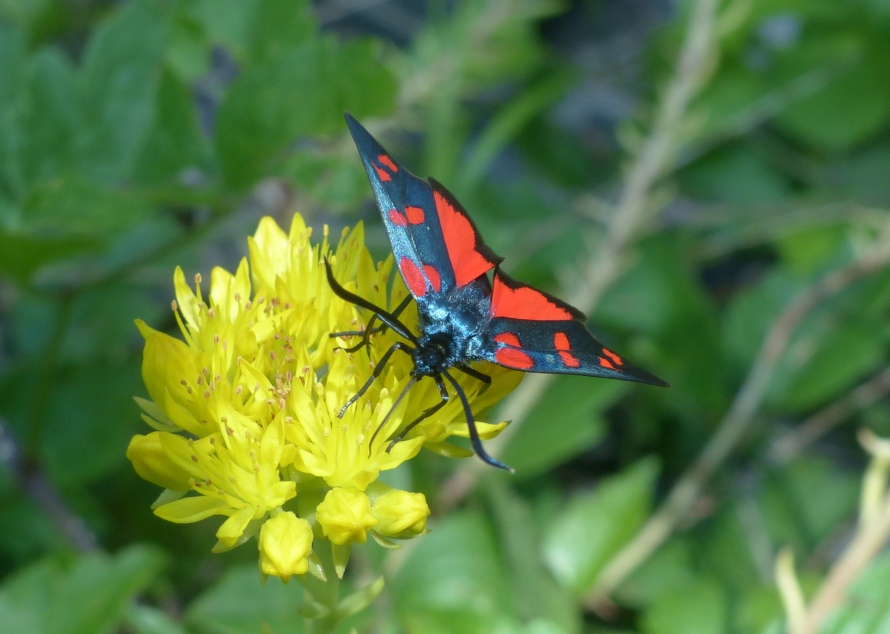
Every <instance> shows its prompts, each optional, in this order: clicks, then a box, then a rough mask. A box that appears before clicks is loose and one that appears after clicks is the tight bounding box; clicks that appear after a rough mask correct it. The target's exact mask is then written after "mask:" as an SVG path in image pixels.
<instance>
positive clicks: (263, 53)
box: [248, 0, 316, 63]
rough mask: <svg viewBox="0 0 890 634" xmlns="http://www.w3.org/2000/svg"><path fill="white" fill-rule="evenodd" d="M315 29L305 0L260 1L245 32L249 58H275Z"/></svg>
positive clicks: (260, 60) (310, 9)
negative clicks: (248, 29)
mask: <svg viewBox="0 0 890 634" xmlns="http://www.w3.org/2000/svg"><path fill="white" fill-rule="evenodd" d="M315 30H316V24H315V19H314V16H313V14H312V7H311V5H310V3H309V2H308V1H307V0H260V2H259V4H258V5H257V7H256V10H255V11H254V14H253V19H252V20H251V22H250V33H249V34H248V47H249V51H248V53H249V55H250V61H251V62H253V63H256V62H263V61H266V60H271V59H275V58H276V57H278V56H279V55H282V54H284V53H286V52H287V51H289V50H291V49H292V48H293V47H294V46H295V45H297V44H299V43H301V42H303V41H305V40H307V39H308V38H309V37H310V36H311V35H313V34H314V33H315Z"/></svg>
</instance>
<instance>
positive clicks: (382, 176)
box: [374, 165, 392, 183]
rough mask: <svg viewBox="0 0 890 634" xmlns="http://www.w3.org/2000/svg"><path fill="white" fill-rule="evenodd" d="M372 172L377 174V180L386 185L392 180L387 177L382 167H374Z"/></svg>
mask: <svg viewBox="0 0 890 634" xmlns="http://www.w3.org/2000/svg"><path fill="white" fill-rule="evenodd" d="M374 171H375V172H377V178H379V179H380V180H382V181H383V182H384V183H388V182H389V181H391V180H392V176H390V175H389V172H387V171H386V170H385V169H383V168H382V167H378V166H377V165H375V166H374Z"/></svg>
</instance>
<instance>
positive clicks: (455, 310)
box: [325, 114, 668, 470]
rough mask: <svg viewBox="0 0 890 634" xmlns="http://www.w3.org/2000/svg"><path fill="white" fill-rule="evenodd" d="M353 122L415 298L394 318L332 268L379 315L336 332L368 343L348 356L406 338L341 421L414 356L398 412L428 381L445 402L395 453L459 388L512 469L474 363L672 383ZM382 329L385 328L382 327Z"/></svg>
mask: <svg viewBox="0 0 890 634" xmlns="http://www.w3.org/2000/svg"><path fill="white" fill-rule="evenodd" d="M346 123H347V125H348V126H349V131H350V133H351V134H352V139H353V141H354V142H355V146H356V148H357V149H358V153H359V156H360V157H361V160H362V164H363V165H364V167H365V171H366V172H367V173H368V179H369V180H370V181H371V189H373V190H374V197H375V198H376V199H377V207H379V209H380V214H381V215H382V217H383V223H384V225H385V226H386V233H387V235H388V236H389V242H390V245H391V246H392V252H393V255H394V256H395V261H396V265H397V266H398V269H399V273H401V275H402V279H403V280H405V284H406V285H407V287H408V290H409V292H410V293H411V294H410V296H408V297H406V299H405V301H404V302H402V303H401V304H400V305H399V306H397V307H396V308H395V309H394V310H393V311H392V312H389V311H386V310H384V309H383V308H380V307H379V306H375V305H374V304H372V303H371V302H369V301H367V300H365V299H363V298H362V297H359V296H358V295H356V294H354V293H351V292H349V291H347V290H346V289H345V288H343V287H342V286H341V285H340V284H339V283H338V282H337V280H336V279H335V278H334V275H333V271H332V270H331V266H330V264H328V263H327V262H325V265H326V267H327V277H328V282H329V283H330V285H331V288H332V289H333V291H334V293H336V294H337V295H338V296H339V297H341V298H342V299H344V300H346V301H348V302H351V303H353V304H355V305H357V306H359V307H361V308H364V309H366V310H368V311H369V312H371V313H372V314H373V317H372V318H371V320H370V321H369V322H368V324H367V327H366V328H365V330H364V331H362V332H350V333H333V334H332V335H331V336H332V337H335V336H349V335H354V336H359V335H360V336H362V341H361V342H359V343H358V344H357V345H355V346H353V347H351V348H347V349H346V350H347V351H349V352H354V351H356V350H358V349H360V348H362V347H363V346H365V345H367V344H368V338H369V336H370V334H371V333H373V332H377V331H379V330H380V329H381V328H391V329H392V330H393V331H395V332H396V333H398V334H399V335H400V336H401V337H402V338H403V339H404V341H400V342H397V343H395V344H393V345H392V346H391V347H390V348H389V349H388V350H387V351H386V352H385V353H384V354H383V355H382V356H381V358H380V359H379V361H378V362H377V364H376V366H375V367H374V371H373V373H372V375H371V377H370V378H369V379H368V381H367V382H366V383H365V384H364V385H363V386H362V387H361V388H360V389H359V390H358V392H357V393H356V394H355V395H354V396H353V397H352V398H350V399H349V401H347V403H346V404H345V405H344V406H343V408H342V409H341V410H340V416H341V417H342V416H343V414H344V413H345V412H346V410H347V409H348V408H349V407H350V406H351V405H352V404H353V403H355V402H356V400H358V399H359V398H360V397H361V396H362V395H363V394H364V393H365V392H366V391H367V390H368V388H369V387H370V386H371V384H372V383H373V382H374V380H375V379H376V378H377V377H378V376H380V374H381V373H382V372H383V369H384V368H385V367H386V364H387V363H388V362H389V360H390V358H392V356H393V355H394V354H396V353H404V354H408V355H410V356H411V360H412V362H413V364H414V369H413V371H412V373H411V377H410V379H409V381H408V383H407V384H406V385H405V387H404V389H403V390H402V392H401V393H400V394H399V396H398V397H397V399H396V401H395V403H394V405H393V409H394V408H395V406H396V405H398V403H399V401H401V399H402V398H404V396H405V394H407V393H408V390H409V389H411V387H412V386H413V385H414V384H415V383H416V382H417V381H419V380H420V379H422V378H424V377H430V378H432V379H433V380H434V381H435V382H436V386H437V387H438V389H439V393H440V395H441V397H442V400H441V401H439V403H437V404H436V405H434V406H433V407H431V408H429V409H427V410H426V411H424V412H423V413H422V414H421V415H420V416H418V417H417V418H416V419H415V420H413V421H412V422H411V423H409V424H408V425H407V426H406V427H405V428H403V429H402V431H401V432H400V433H399V435H398V436H397V437H396V438H394V439H393V440H392V441H391V442H390V448H391V447H392V446H393V445H394V444H395V443H396V442H398V441H399V440H400V439H401V438H403V437H404V436H405V435H406V434H407V433H408V432H409V431H410V430H411V429H412V428H413V427H414V426H416V425H417V424H418V423H420V422H421V421H422V420H424V419H425V418H427V417H429V416H431V415H433V414H435V413H436V412H437V411H438V410H439V409H441V408H442V407H443V406H444V405H445V403H446V402H448V400H449V399H450V398H451V396H450V394H451V393H450V392H449V386H450V389H451V391H453V393H454V394H456V395H457V398H458V399H459V400H460V402H461V404H462V406H463V410H464V415H465V417H466V420H467V426H468V428H469V435H470V442H471V444H472V446H473V450H474V451H475V452H476V455H477V456H479V458H481V459H482V460H483V461H484V462H486V463H488V464H489V465H492V466H494V467H499V468H501V469H507V470H509V467H507V466H506V465H505V464H503V463H502V462H500V461H499V460H496V459H495V458H492V457H491V456H490V455H488V453H487V452H486V451H485V448H484V447H483V446H482V442H481V440H480V439H479V433H478V431H477V429H476V424H475V421H474V418H473V412H472V410H471V408H470V404H469V401H468V399H467V396H466V394H464V391H463V390H462V389H461V387H460V385H459V384H458V382H457V381H456V380H455V378H454V376H453V375H452V372H453V371H459V372H463V373H465V374H468V375H470V376H471V377H473V378H475V379H477V380H479V381H482V382H483V383H486V384H489V383H491V379H490V377H488V376H487V375H486V374H484V373H482V372H480V371H479V370H478V369H476V368H475V367H473V366H472V365H471V364H472V363H473V362H475V361H487V362H489V363H496V364H498V365H500V366H503V367H505V368H511V369H514V370H522V371H523V372H547V373H556V374H583V375H585V376H595V377H604V378H609V379H621V380H625V381H637V382H640V383H648V384H650V385H658V386H667V385H668V384H667V383H666V382H665V381H662V380H661V379H659V378H658V377H656V376H654V375H652V374H650V373H648V372H646V371H645V370H641V369H640V368H637V367H635V366H633V365H631V364H630V363H628V362H627V361H625V360H624V358H623V357H621V356H620V355H618V354H617V353H615V352H613V351H612V350H610V349H608V348H606V347H605V346H604V345H603V344H601V343H600V342H599V341H597V340H596V339H595V338H594V337H593V335H592V334H590V331H588V330H587V328H586V327H585V325H584V321H585V317H584V315H583V314H582V313H581V312H580V311H579V310H578V309H576V308H574V307H572V306H570V305H568V304H566V303H565V302H563V301H561V300H559V299H557V298H556V297H553V296H552V295H550V294H549V293H545V292H544V291H541V290H538V289H536V288H534V287H532V286H528V285H527V284H523V283H522V282H518V281H516V280H514V279H512V278H511V277H509V276H507V275H506V274H505V273H504V272H503V271H501V270H500V268H499V265H500V263H501V261H502V259H503V258H501V257H500V256H498V255H496V254H495V253H494V252H493V251H492V250H491V249H490V248H489V247H488V246H487V245H486V244H485V242H483V241H482V236H480V235H479V231H478V230H477V229H476V225H475V224H473V221H472V220H471V219H470V217H469V216H468V215H467V212H466V210H465V209H464V208H463V207H462V206H461V204H460V203H459V202H457V200H456V199H455V198H454V196H453V195H452V194H451V192H449V191H448V190H447V189H445V188H444V187H443V186H442V185H441V184H440V183H438V182H436V181H435V180H433V179H432V178H430V179H429V180H422V179H420V178H417V177H416V176H414V174H412V173H411V172H409V171H408V170H406V169H405V168H403V167H402V166H400V165H399V164H398V163H396V162H395V160H393V158H392V157H391V156H390V155H389V153H387V152H386V150H384V149H383V147H382V146H381V145H380V144H379V143H378V142H377V141H376V140H375V139H374V137H372V136H371V134H370V133H369V132H368V131H367V130H365V128H364V127H362V125H361V124H359V123H358V121H356V120H355V119H353V118H352V116H350V115H349V114H346ZM492 270H493V271H494V273H493V275H492V278H491V279H489V276H488V273H489V271H492ZM412 298H413V299H414V301H415V302H416V304H417V317H418V325H419V330H420V332H419V333H417V334H415V333H413V332H411V331H410V330H409V329H408V328H407V327H406V326H405V325H404V324H403V323H402V322H401V321H400V320H399V315H400V314H401V312H402V311H403V310H404V309H405V308H407V306H408V303H409V301H410V299H412ZM375 321H380V322H381V323H382V324H383V326H381V327H378V328H376V329H375V328H374V327H373V326H374V322H375ZM390 411H392V410H390ZM381 427H382V424H381ZM379 429H380V427H378V431H379ZM375 435H376V433H375ZM373 442H374V439H373V438H372V439H371V443H373Z"/></svg>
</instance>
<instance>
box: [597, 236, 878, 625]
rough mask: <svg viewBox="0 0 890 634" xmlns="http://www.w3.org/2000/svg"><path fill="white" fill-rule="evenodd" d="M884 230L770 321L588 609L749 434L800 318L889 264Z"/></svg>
mask: <svg viewBox="0 0 890 634" xmlns="http://www.w3.org/2000/svg"><path fill="white" fill-rule="evenodd" d="M888 234H890V225H888V226H887V227H886V228H885V231H884V235H882V236H881V237H880V238H878V239H877V240H876V242H875V245H874V246H873V247H872V248H871V249H870V250H868V251H867V252H865V253H864V254H863V255H862V256H861V257H860V258H859V259H858V260H856V261H854V262H853V263H851V264H849V265H848V266H846V267H844V268H841V269H837V270H835V271H833V272H831V273H829V274H828V275H826V276H825V277H823V278H822V279H821V280H819V281H818V282H817V283H815V284H814V285H813V286H811V287H810V288H808V289H807V290H806V291H805V292H803V293H801V294H800V295H799V296H798V297H797V299H795V300H794V301H793V302H792V303H791V305H790V306H788V308H786V309H785V310H784V311H783V312H782V313H781V314H780V315H779V316H778V317H777V318H776V320H775V321H774V322H773V324H772V326H771V327H770V330H769V332H768V333H767V336H766V338H765V339H764V341H763V344H762V345H761V347H760V350H759V352H758V354H757V358H756V359H755V361H754V364H753V365H752V366H751V370H750V371H749V373H748V376H747V378H746V380H745V383H744V384H743V385H742V387H741V389H740V390H739V392H738V394H737V395H736V398H735V400H734V401H733V403H732V406H731V407H730V409H729V411H728V412H727V414H726V416H724V418H723V420H722V421H721V423H720V425H719V427H718V428H717V431H716V433H715V434H714V435H713V437H712V438H711V440H710V441H709V442H708V444H707V445H706V446H705V448H704V450H703V451H702V453H701V454H700V455H699V457H698V459H696V461H695V462H694V463H693V464H692V465H691V466H690V467H689V468H688V469H687V470H686V472H685V473H684V474H683V476H682V477H681V478H680V479H679V480H678V481H677V483H676V485H674V488H673V489H672V490H671V492H670V494H669V495H668V497H667V499H666V500H665V502H664V503H663V504H662V505H661V507H660V508H659V509H658V511H657V512H656V513H655V514H654V515H653V516H652V517H651V518H650V519H649V520H648V521H647V522H646V524H645V526H643V528H642V530H640V532H639V533H638V534H637V536H636V537H635V538H634V539H633V541H631V542H630V543H629V544H627V545H626V546H625V547H624V548H623V549H622V550H621V551H620V552H619V553H618V554H617V555H616V556H615V557H614V558H613V559H612V561H611V562H609V564H607V566H606V568H605V569H604V570H603V572H602V574H601V575H600V577H599V579H598V580H597V584H596V586H595V587H594V589H593V591H592V592H591V593H590V594H589V595H588V597H587V601H586V602H587V604H588V605H589V606H591V607H592V608H594V609H596V607H597V606H598V605H600V604H602V603H603V602H604V601H605V600H607V598H608V597H609V595H610V594H611V593H612V591H613V590H614V589H615V588H616V587H617V586H618V585H619V584H620V583H621V582H622V581H624V580H625V579H626V578H627V577H628V575H630V574H631V573H632V572H633V571H634V570H636V569H637V567H638V566H639V565H640V564H641V563H643V562H644V561H645V560H646V559H648V558H649V556H650V555H651V554H652V553H653V552H654V551H655V550H656V549H657V548H658V547H659V546H660V545H661V544H662V543H663V542H664V541H665V540H666V539H667V538H668V537H669V536H670V534H671V533H672V532H673V531H674V529H675V528H676V526H677V525H678V524H679V523H680V522H681V521H682V520H683V519H684V518H685V517H687V516H688V514H689V512H690V510H691V509H692V507H693V506H694V504H695V502H696V500H697V499H698V497H699V495H700V494H701V492H702V489H703V488H704V486H705V484H706V483H707V482H708V480H709V479H710V478H711V476H712V475H713V473H714V471H716V469H717V467H718V466H719V465H720V464H721V463H722V462H723V461H724V460H725V459H726V457H727V456H728V455H729V454H730V453H731V452H732V451H733V450H734V449H735V448H736V446H737V445H738V443H739V441H741V439H742V438H743V436H744V435H745V434H746V433H747V432H748V431H749V430H750V428H751V426H752V424H753V423H754V417H755V414H756V413H757V410H758V409H759V407H760V405H761V403H762V402H763V398H764V396H765V395H766V391H767V388H768V387H769V384H770V381H771V380H772V377H773V371H774V370H775V368H776V365H777V364H778V362H779V359H780V358H781V357H782V355H783V353H784V352H785V349H786V348H787V347H788V344H789V342H790V340H791V336H792V335H793V333H794V331H795V329H796V328H797V326H798V325H799V324H800V322H801V321H802V320H803V318H804V317H806V315H807V314H808V313H809V312H810V311H811V310H813V309H814V308H816V307H817V306H818V305H819V304H820V303H821V302H822V301H823V300H825V299H826V298H828V297H830V296H831V295H834V294H835V293H837V292H839V291H841V290H843V289H844V288H846V287H848V286H850V285H851V284H853V283H854V282H855V281H857V280H859V279H861V278H862V277H865V276H867V275H871V274H873V273H876V272H877V271H879V270H881V269H883V268H884V267H886V266H887V265H888V263H890V239H888V238H890V236H888Z"/></svg>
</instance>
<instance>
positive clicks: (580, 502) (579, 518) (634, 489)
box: [544, 458, 658, 594]
mask: <svg viewBox="0 0 890 634" xmlns="http://www.w3.org/2000/svg"><path fill="white" fill-rule="evenodd" d="M657 475H658V467H657V463H656V461H655V460H654V459H651V458H647V459H643V460H640V461H639V462H637V463H635V464H634V465H633V466H631V467H629V468H627V469H625V470H624V471H623V472H622V473H620V474H619V475H616V476H612V477H610V478H606V479H604V480H603V481H602V483H601V484H599V486H597V488H596V489H594V490H593V491H588V492H585V493H582V494H580V495H578V496H576V497H575V498H574V499H573V500H571V501H570V502H569V504H568V506H567V507H566V508H564V509H563V510H561V511H560V512H559V513H557V514H556V515H555V516H554V517H553V520H552V522H551V523H550V526H549V527H548V529H547V532H546V534H545V537H544V556H545V560H546V562H547V564H548V565H549V567H550V569H551V570H552V571H553V574H554V575H555V576H556V578H557V579H558V580H559V581H560V582H561V583H562V584H563V585H564V586H566V587H568V588H570V589H571V590H572V591H573V592H575V593H577V594H582V593H583V592H584V591H586V590H587V589H589V588H590V587H591V586H592V585H593V583H594V582H595V581H596V578H597V576H598V575H599V573H600V571H601V570H602V568H603V566H605V565H606V563H607V562H608V561H609V559H610V558H611V557H612V556H613V555H615V554H616V553H617V552H618V550H619V549H620V548H621V547H622V546H623V545H624V544H625V543H627V541H628V540H630V539H631V537H633V536H634V535H635V534H636V531H637V530H638V529H639V527H640V526H642V524H643V522H644V520H645V519H646V516H647V515H648V513H649V509H650V507H651V505H652V494H653V490H654V487H655V478H656V476H657Z"/></svg>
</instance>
